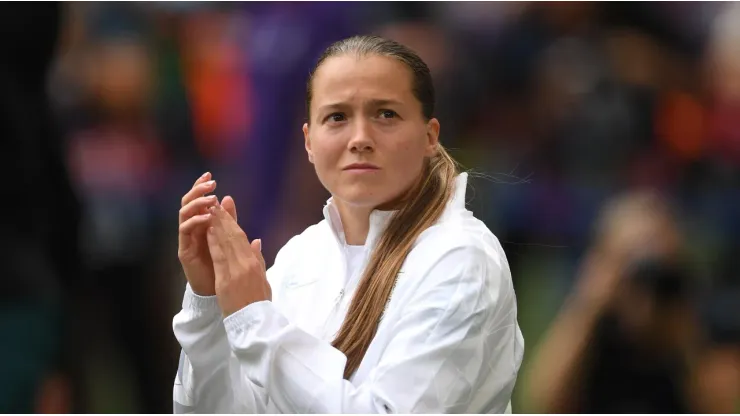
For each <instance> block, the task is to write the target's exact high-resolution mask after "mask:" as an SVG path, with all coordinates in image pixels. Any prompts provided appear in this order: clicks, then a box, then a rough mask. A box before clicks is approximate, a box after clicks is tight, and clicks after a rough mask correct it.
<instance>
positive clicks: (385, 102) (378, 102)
mask: <svg viewBox="0 0 740 416" xmlns="http://www.w3.org/2000/svg"><path fill="white" fill-rule="evenodd" d="M367 104H368V105H370V106H371V107H383V106H392V105H396V106H398V105H403V103H402V102H400V101H398V100H392V99H373V100H369V101H368V103H367ZM349 106H350V105H349V104H347V103H345V102H337V103H332V104H327V105H322V106H321V107H319V111H327V110H341V109H345V108H347V107H349Z"/></svg>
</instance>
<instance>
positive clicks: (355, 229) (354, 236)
mask: <svg viewBox="0 0 740 416" xmlns="http://www.w3.org/2000/svg"><path fill="white" fill-rule="evenodd" d="M336 205H337V211H339V218H341V220H342V228H343V229H344V238H345V240H347V244H349V245H352V246H361V245H364V244H365V240H367V234H368V232H370V213H371V212H372V211H373V209H372V208H370V207H360V206H351V205H348V204H345V203H343V202H342V201H336Z"/></svg>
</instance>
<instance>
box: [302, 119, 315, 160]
mask: <svg viewBox="0 0 740 416" xmlns="http://www.w3.org/2000/svg"><path fill="white" fill-rule="evenodd" d="M303 140H304V141H305V146H306V153H308V161H309V162H311V163H313V152H312V151H311V138H310V137H309V136H308V123H303Z"/></svg>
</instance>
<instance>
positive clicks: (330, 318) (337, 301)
mask: <svg viewBox="0 0 740 416" xmlns="http://www.w3.org/2000/svg"><path fill="white" fill-rule="evenodd" d="M369 252H370V250H368V248H367V246H365V252H364V255H363V259H362V264H361V265H360V267H359V268H358V269H357V270H355V271H354V273H353V274H352V275H349V261H348V259H349V256H348V255H347V248H346V247H342V254H343V259H342V260H343V261H344V276H345V277H347V276H349V278H347V279H343V280H344V286H345V287H343V288H342V289H340V290H339V293H338V294H337V296H336V297H335V298H334V305H333V306H332V308H331V311H330V312H329V316H327V318H326V320H325V321H324V325H323V329H322V334H323V338H324V339H329V336H331V340H333V339H334V336H335V335H336V334H329V333H328V331H329V326H330V324H332V323H333V322H334V319H335V318H336V315H337V313H338V312H339V310H340V309H341V308H340V305H341V304H342V300H343V299H344V294H345V292H346V291H345V288H346V287H347V286H348V285H349V284H350V283H353V282H354V281H355V280H356V279H357V274H358V273H359V274H362V273H364V272H365V268H366V267H367V261H368V254H369ZM357 283H358V284H359V282H357Z"/></svg>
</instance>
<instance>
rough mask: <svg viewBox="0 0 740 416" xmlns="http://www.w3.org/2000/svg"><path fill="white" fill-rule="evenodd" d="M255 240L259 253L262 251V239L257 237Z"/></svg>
mask: <svg viewBox="0 0 740 416" xmlns="http://www.w3.org/2000/svg"><path fill="white" fill-rule="evenodd" d="M256 241H257V248H258V249H259V251H260V253H261V252H262V239H261V238H258V239H257V240H256Z"/></svg>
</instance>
